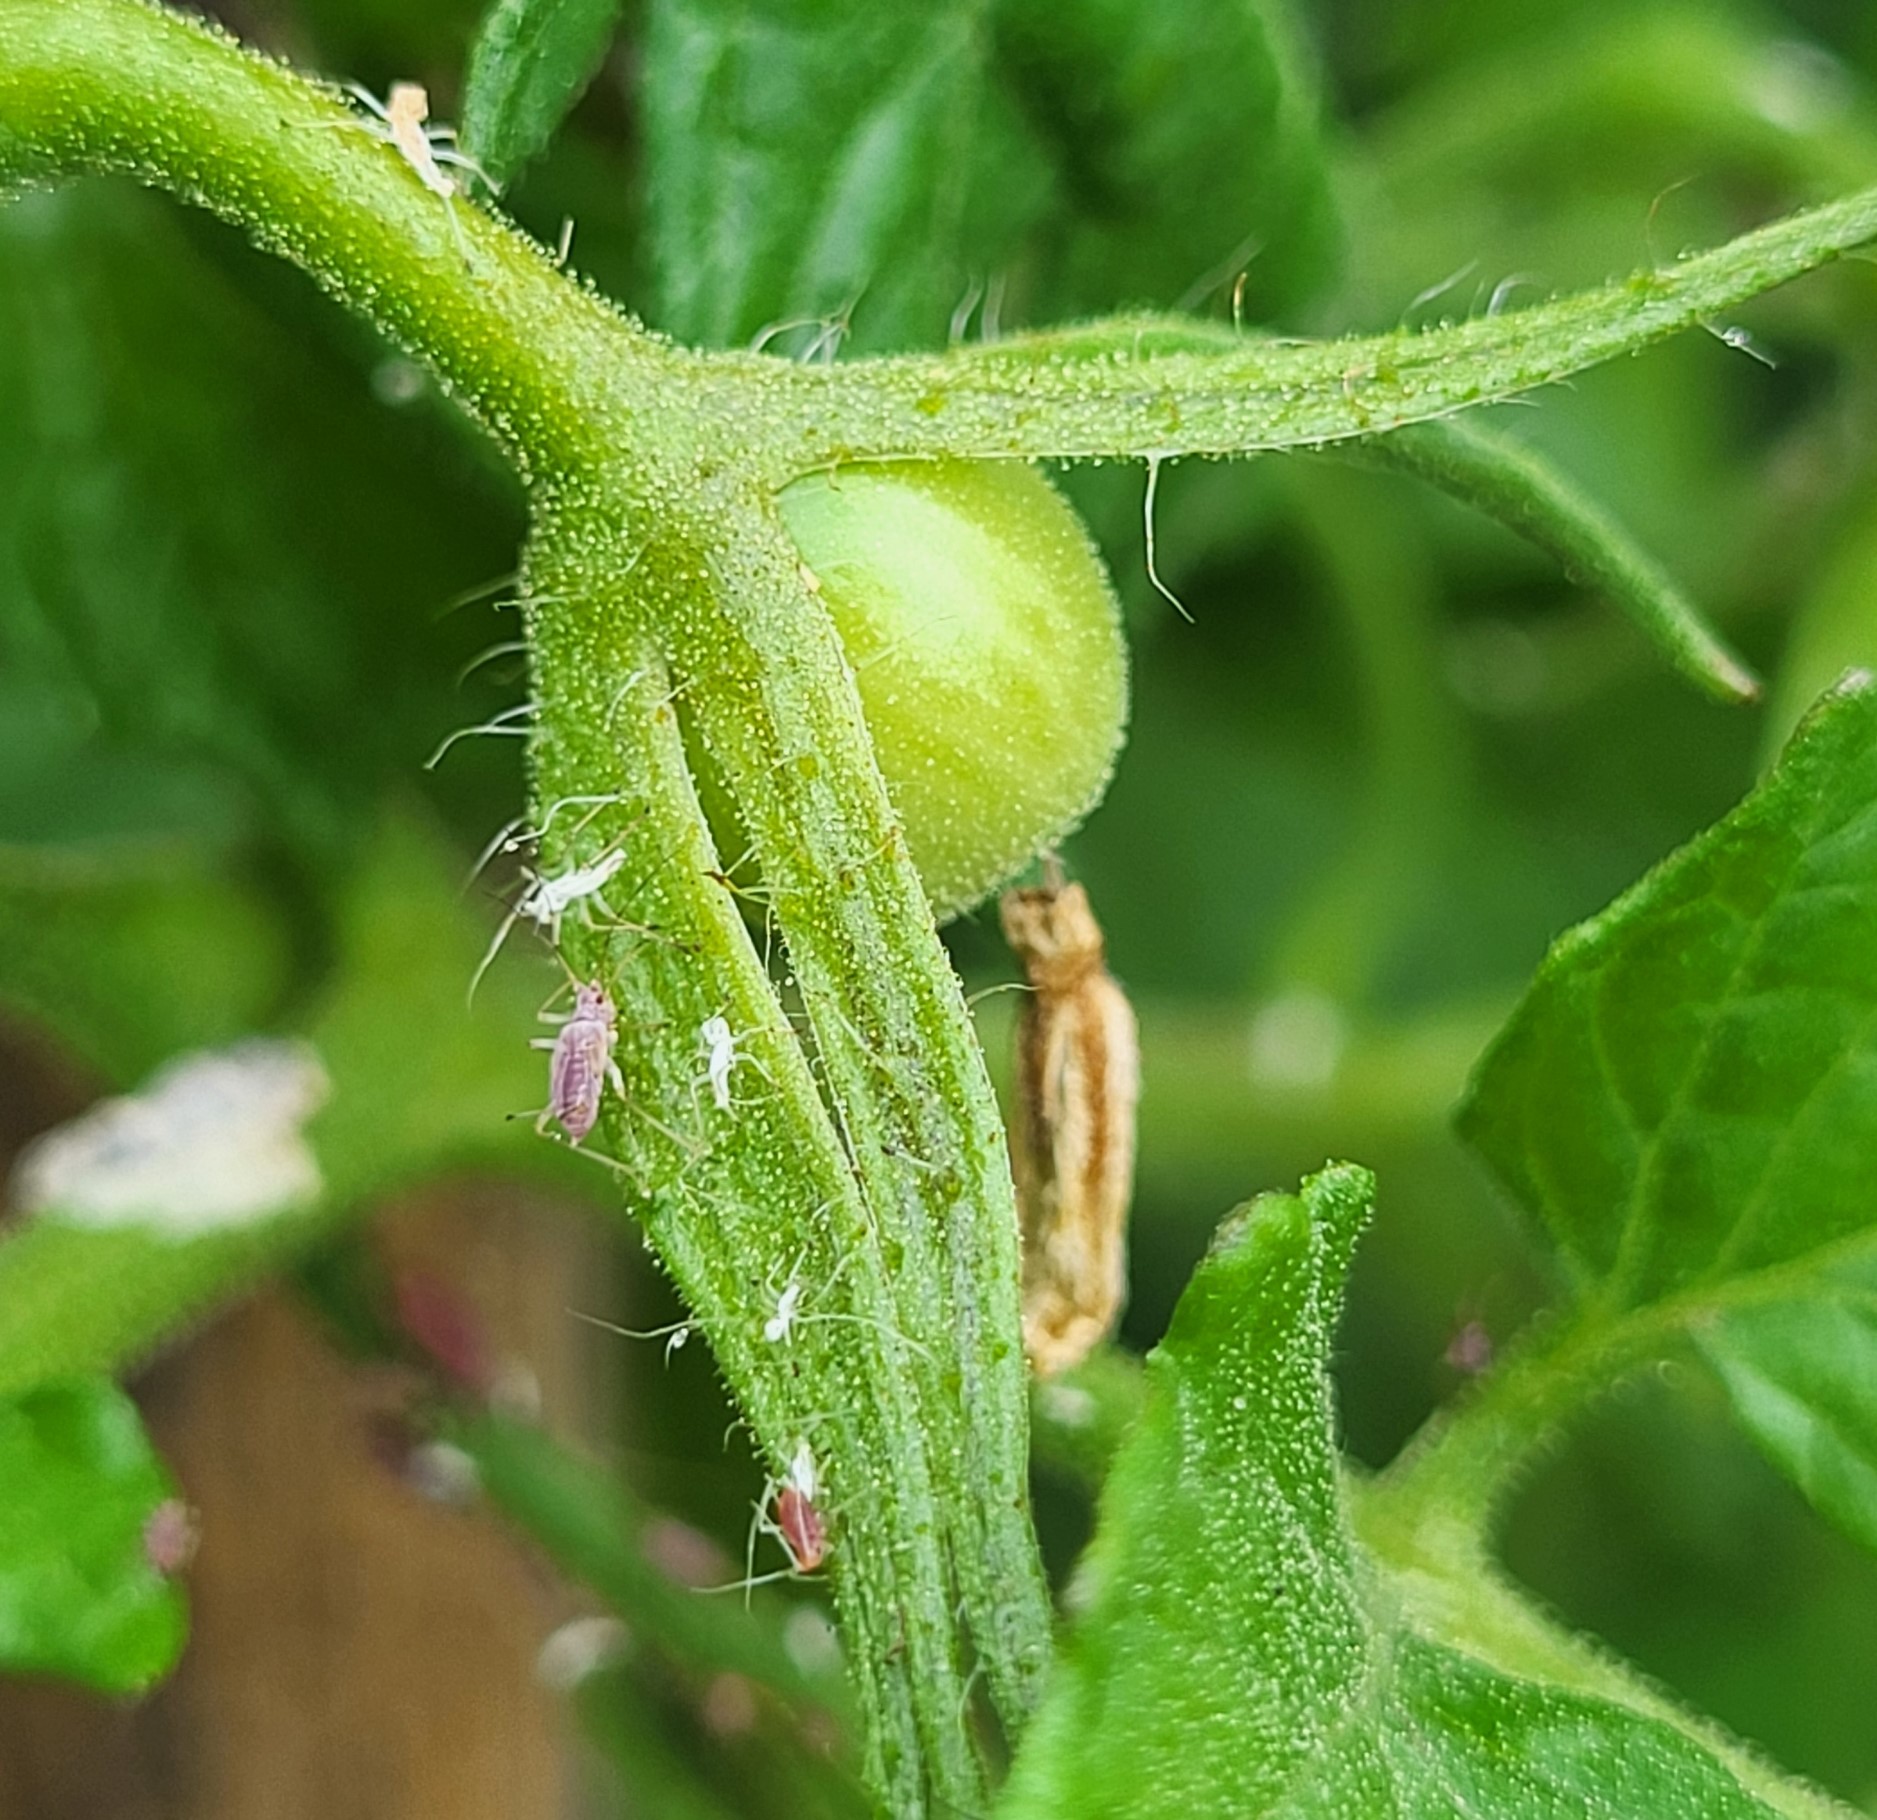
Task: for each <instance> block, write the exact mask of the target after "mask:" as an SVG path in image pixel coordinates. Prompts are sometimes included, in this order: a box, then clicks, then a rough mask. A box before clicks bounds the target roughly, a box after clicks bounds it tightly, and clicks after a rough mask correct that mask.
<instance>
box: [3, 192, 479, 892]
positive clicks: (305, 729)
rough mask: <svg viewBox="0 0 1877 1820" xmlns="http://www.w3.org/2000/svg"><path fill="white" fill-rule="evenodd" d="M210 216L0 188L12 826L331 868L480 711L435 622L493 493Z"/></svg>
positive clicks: (464, 641) (55, 838) (14, 833)
mask: <svg viewBox="0 0 1877 1820" xmlns="http://www.w3.org/2000/svg"><path fill="white" fill-rule="evenodd" d="M192 232H193V230H189V229H186V228H185V227H184V226H183V224H182V223H181V222H180V221H179V220H178V218H177V217H176V216H175V215H174V213H173V212H172V211H170V210H169V209H167V208H166V207H165V206H164V205H163V204H161V203H160V202H158V201H156V200H154V199H152V198H149V197H146V196H143V195H141V194H139V193H137V192H135V191H132V190H129V189H124V188H118V187H115V186H111V185H105V184H94V185H79V186H73V187H70V188H67V189H62V190H58V191H52V192H46V193H40V194H33V195H29V196H26V197H23V198H21V199H20V200H19V201H17V202H16V203H13V204H11V205H9V206H8V207H7V208H6V209H5V210H4V211H0V422H3V423H5V424H6V426H7V434H6V436H5V437H4V438H0V677H4V679H5V680H4V683H3V684H0V760H3V761H5V762H4V763H0V778H3V779H4V782H3V783H0V840H7V841H18V842H27V841H31V842H35V843H46V842H62V841H73V840H93V839H103V838H106V837H109V838H112V839H127V840H128V839H138V840H162V841H166V842H176V841H178V840H181V841H184V842H186V843H191V844H195V845H197V846H198V847H200V848H202V849H204V850H205V851H206V850H209V849H222V850H227V849H229V848H232V847H235V846H239V845H244V844H245V845H264V846H271V847H274V848H276V849H284V850H286V851H289V852H291V853H294V854H296V855H298V856H299V857H300V858H302V859H306V860H312V861H313V862H315V863H326V864H331V863H334V862H335V860H336V859H337V858H338V857H339V856H342V855H344V854H345V853H346V852H347V851H348V850H349V849H350V847H351V846H352V844H353V834H352V830H353V828H354V827H355V826H356V825H358V822H359V820H360V817H361V816H364V817H365V819H366V823H367V825H369V820H370V814H369V810H370V805H371V804H372V802H373V801H374V799H375V797H376V796H377V795H378V793H380V792H381V791H382V790H383V789H384V787H385V784H386V782H387V780H388V779H390V778H393V777H407V776H409V775H410V774H411V773H412V772H413V771H414V770H415V767H416V766H417V765H418V764H419V763H420V762H421V760H422V758H423V756H424V754H425V752H426V751H427V750H429V749H430V747H431V746H433V745H434V744H435V742H436V740H437V738H438V736H439V735H440V734H441V733H442V732H443V731H445V730H446V729H447V728H448V727H449V726H450V725H451V724H452V722H453V721H461V720H464V719H467V718H469V715H468V714H467V713H466V712H465V710H464V708H463V705H462V703H461V702H460V701H459V700H457V699H456V698H455V697H454V694H453V690H452V685H451V675H452V671H453V668H454V667H455V665H454V662H453V660H455V661H460V658H461V656H462V655H465V654H466V653H467V652H468V651H470V650H473V649H474V648H475V646H474V642H472V641H474V640H476V638H477V636H478V635H477V633H476V631H475V629H474V628H473V627H472V626H471V625H470V623H469V622H468V620H467V618H463V619H459V620H456V621H454V622H452V623H451V624H450V625H448V626H447V627H445V628H442V629H439V628H438V627H436V626H435V625H434V624H433V621H434V618H435V614H436V610H437V609H438V608H440V607H441V606H442V605H444V604H445V602H447V600H448V599H449V598H450V596H451V594H452V593H454V592H455V591H456V590H458V589H460V588H461V587H462V586H463V585H464V583H465V582H466V581H467V580H471V579H480V578H481V577H483V576H486V575H488V574H489V573H491V572H492V571H493V569H494V567H495V566H497V565H498V564H499V563H500V562H501V561H503V560H506V559H507V558H506V551H505V550H503V545H502V544H501V543H500V542H496V543H494V545H493V547H494V549H495V550H497V551H502V552H503V553H502V554H501V555H500V556H492V555H491V554H490V551H491V539H490V531H491V530H499V523H498V522H497V521H498V520H499V515H490V514H488V513H487V512H486V510H485V511H483V512H481V513H480V514H478V519H479V520H480V521H481V522H480V523H478V522H477V520H474V519H472V518H471V516H470V514H469V513H467V512H465V511H463V510H462V504H463V497H464V489H463V488H462V487H461V483H460V480H459V481H458V482H457V483H456V487H455V490H454V491H452V486H451V483H450V481H449V480H448V479H447V478H446V479H444V480H442V481H439V479H438V478H437V477H436V476H435V475H434V474H433V472H432V471H431V470H432V467H433V465H434V462H435V453H434V448H433V447H432V446H429V445H426V444H425V443H424V441H423V440H422V437H421V425H420V424H419V423H418V422H417V419H416V416H415V415H414V414H412V413H410V412H408V411H407V412H404V413H402V414H394V413H393V412H392V411H391V410H390V409H389V408H388V407H387V406H386V405H385V404H383V403H381V402H378V401H376V400H374V398H373V396H372V393H371V390H370V388H369V386H368V383H367V377H366V374H365V373H364V371H362V370H361V368H360V367H359V366H358V365H356V364H348V363H347V362H346V361H344V360H341V359H339V358H337V357H335V355H334V353H333V352H332V350H331V348H330V347H328V346H322V345H321V341H320V338H319V337H318V336H315V335H309V334H306V333H295V332H293V331H292V330H290V329H289V328H287V327H285V326H283V325H282V324H281V323H280V322H278V321H276V320H274V319H272V315H271V313H270V312H269V311H268V310H264V309H262V308H259V307H257V305H256V303H255V302H254V300H253V299H251V298H250V296H249V295H248V294H247V292H246V291H245V290H244V288H243V284H242V283H241V282H239V281H238V280H239V276H240V274H241V273H242V272H245V271H248V270H250V269H253V268H254V264H255V262H253V261H252V260H251V259H250V260H249V261H248V262H247V264H243V262H242V261H241V260H240V259H238V258H234V257H230V258H227V259H225V260H222V259H214V258H209V257H206V256H205V255H204V253H203V251H202V250H200V249H199V248H198V245H197V244H196V242H195V240H194V238H192ZM214 245H215V246H216V247H217V248H221V247H222V245H223V243H222V242H220V241H216V242H214ZM268 281H269V282H270V283H271V282H275V280H273V279H272V277H271V275H270V277H269V280H268ZM293 296H294V298H295V299H296V300H298V299H299V298H300V294H299V293H294V294H293ZM322 307H324V306H322ZM413 376H415V375H414V369H413V370H412V372H411V374H402V375H401V370H400V372H398V373H393V374H391V375H390V380H395V381H398V382H399V383H402V382H403V379H407V378H410V377H413ZM416 377H418V378H419V383H420V384H421V378H420V376H416ZM387 383H390V381H387ZM472 498H473V495H472ZM478 503H481V504H484V505H486V502H478ZM508 548H509V549H512V543H510V544H509V545H508ZM478 564H486V565H488V566H484V567H480V568H477V567H475V566H473V565H478ZM466 571H467V572H466Z"/></svg>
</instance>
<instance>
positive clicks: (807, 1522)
mask: <svg viewBox="0 0 1877 1820" xmlns="http://www.w3.org/2000/svg"><path fill="white" fill-rule="evenodd" d="M820 1488H821V1486H820V1475H819V1474H818V1473H817V1472H816V1470H815V1459H814V1455H813V1454H811V1453H810V1452H809V1451H808V1448H807V1446H806V1445H803V1446H802V1447H799V1448H797V1449H796V1453H795V1458H794V1460H793V1461H792V1462H791V1463H790V1466H789V1471H788V1476H787V1477H786V1478H785V1479H784V1480H783V1481H782V1484H781V1487H780V1489H778V1491H777V1492H776V1535H777V1536H778V1537H779V1538H780V1539H781V1542H782V1546H783V1547H784V1548H786V1549H787V1550H788V1552H789V1563H790V1565H791V1566H792V1567H793V1568H794V1569H795V1571H796V1572H797V1573H798V1574H812V1573H813V1572H814V1571H815V1570H816V1569H817V1568H818V1567H819V1566H820V1565H821V1564H822V1562H823V1561H825V1560H826V1559H827V1558H828V1525H827V1520H826V1519H825V1518H824V1517H823V1516H822V1514H821V1509H820V1506H819V1505H817V1504H816V1502H815V1495H816V1493H817V1492H818V1491H819V1490H820Z"/></svg>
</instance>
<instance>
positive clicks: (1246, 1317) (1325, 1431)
mask: <svg viewBox="0 0 1877 1820" xmlns="http://www.w3.org/2000/svg"><path fill="white" fill-rule="evenodd" d="M1371 1193H1372V1182H1371V1180H1370V1178H1369V1176H1368V1174H1367V1172H1366V1171H1363V1170H1360V1169H1354V1168H1350V1167H1348V1166H1339V1167H1334V1168H1330V1169H1326V1170H1325V1171H1324V1172H1323V1173H1322V1174H1320V1175H1318V1176H1316V1177H1314V1178H1313V1179H1311V1180H1310V1181H1307V1182H1306V1183H1305V1184H1304V1186H1303V1190H1302V1192H1301V1193H1300V1194H1297V1195H1266V1196H1264V1197H1262V1198H1260V1199H1259V1200H1257V1201H1255V1202H1253V1203H1252V1205H1251V1206H1250V1207H1249V1208H1248V1209H1246V1210H1245V1211H1243V1212H1242V1213H1240V1214H1239V1215H1237V1216H1235V1217H1234V1218H1233V1219H1232V1220H1231V1221H1228V1222H1227V1224H1226V1226H1225V1227H1224V1228H1223V1229H1222V1231H1221V1233H1220V1235H1219V1238H1218V1239H1217V1241H1216V1242H1215V1244H1214V1247H1213V1251H1212V1254H1211V1256H1210V1257H1209V1258H1208V1259H1207V1260H1206V1262H1205V1263H1204V1264H1202V1265H1201V1266H1200V1269H1199V1271H1198V1272H1197V1274H1196V1275H1195V1276H1194V1278H1193V1281H1192V1284H1191V1285H1190V1287H1189V1288H1188V1289H1187V1291H1186V1294H1185V1296H1184V1297H1183V1298H1182V1299H1181V1302H1180V1306H1179V1309H1178V1312H1177V1313H1176V1314H1175V1316H1174V1319H1173V1325H1172V1327H1171V1328H1170V1330H1169V1332H1168V1334H1167V1337H1166V1339H1165V1341H1164V1342H1163V1343H1162V1345H1161V1346H1160V1347H1159V1349H1158V1350H1157V1351H1156V1352H1155V1353H1154V1354H1153V1355H1152V1356H1151V1357H1150V1358H1149V1360H1148V1363H1147V1376H1148V1389H1147V1403H1146V1408H1145V1411H1144V1413H1143V1415H1142V1417H1141V1419H1140V1422H1139V1425H1138V1426H1137V1427H1136V1429H1135V1430H1134V1432H1133V1434H1132V1435H1131V1436H1130V1437H1129V1439H1128V1440H1127V1442H1126V1443H1125V1444H1124V1445H1123V1447H1122V1450H1121V1452H1120V1454H1119V1456H1118V1457H1117V1458H1116V1460H1115V1463H1114V1467H1113V1470H1112V1471H1111V1473H1110V1475H1109V1478H1108V1483H1107V1487H1106V1489H1105V1491H1104V1493H1103V1497H1102V1504H1101V1525H1100V1529H1099V1531H1098V1533H1097V1536H1096V1539H1095V1542H1094V1543H1093V1545H1092V1546H1091V1548H1090V1551H1089V1555H1088V1559H1087V1563H1086V1567H1085V1570H1084V1580H1083V1585H1082V1588H1081V1592H1080V1595H1079V1598H1078V1600H1077V1603H1078V1605H1079V1608H1080V1611H1081V1616H1080V1618H1079V1621H1078V1622H1077V1625H1076V1627H1075V1629H1074V1631H1073V1633H1072V1635H1071V1637H1070V1639H1069V1642H1068V1644H1067V1647H1066V1650H1065V1653H1064V1655H1063V1657H1062V1659H1061V1660H1060V1661H1059V1663H1058V1665H1057V1668H1056V1672H1055V1675H1054V1678H1053V1679H1052V1681H1051V1683H1050V1686H1049V1691H1048V1694H1047V1696H1046V1698H1045V1702H1044V1706H1043V1710H1042V1711H1041V1713H1040V1714H1039V1715H1038V1716H1037V1718H1036V1720H1035V1721H1034V1722H1033V1725H1032V1728H1031V1730H1030V1731H1029V1733H1028V1734H1027V1735H1026V1737H1025V1740H1024V1744H1023V1748H1022V1750H1021V1751H1020V1752H1019V1755H1018V1759H1017V1763H1016V1767H1015V1769H1014V1771H1013V1774H1012V1778H1011V1782H1010V1785H1009V1789H1008V1791H1007V1794H1006V1797H1005V1800H1004V1802H1003V1804H1002V1806H1001V1807H1000V1809H999V1811H1000V1813H1001V1814H1002V1815H1003V1816H1004V1820H1026V1817H1028V1816H1036V1817H1037V1820H1042V1817H1043V1816H1050V1817H1052V1820H1053V1817H1054V1816H1057V1815H1061V1814H1075V1815H1077V1816H1078V1817H1079V1820H1100V1817H1101V1816H1104V1815H1116V1816H1121V1815H1126V1816H1129V1817H1130V1820H1150V1817H1154V1816H1163V1815H1164V1816H1168V1817H1172V1816H1191V1815H1195V1814H1214V1813H1225V1812H1229V1813H1231V1814H1233V1815H1244V1816H1250V1815H1256V1814H1283V1815H1287V1816H1304V1815H1312V1816H1322V1817H1323V1820H1342V1817H1343V1816H1347V1815H1351V1814H1383V1813H1392V1814H1430V1815H1431V1814H1444V1813H1454V1812H1462V1813H1480V1814H1492V1815H1495V1816H1504V1817H1505V1820H1515V1817H1517V1820H1524V1817H1525V1816H1557V1817H1558V1820H1563V1817H1564V1816H1567V1815H1569V1816H1579V1815H1582V1814H1584V1813H1586V1812H1589V1811H1608V1812H1611V1813H1622V1814H1696V1813H1698V1814H1702V1815H1709V1816H1715V1817H1716V1820H1719V1817H1721V1816H1742V1817H1744V1816H1750V1815H1759V1816H1764V1815H1768V1814H1773V1813H1780V1812H1791V1813H1798V1812H1805V1811H1816V1810H1815V1804H1814V1802H1813V1798H1812V1797H1811V1796H1810V1795H1809V1794H1807V1793H1804V1792H1802V1791H1797V1790H1795V1791H1792V1794H1791V1799H1790V1801H1788V1800H1787V1799H1786V1798H1785V1796H1784V1794H1783V1791H1780V1790H1779V1789H1778V1788H1777V1786H1776V1785H1769V1787H1768V1788H1767V1790H1766V1792H1767V1793H1768V1794H1769V1795H1770V1803H1769V1801H1766V1800H1762V1799H1759V1798H1756V1796H1755V1795H1754V1794H1749V1793H1748V1792H1747V1790H1746V1788H1745V1787H1743V1786H1742V1783H1741V1781H1740V1780H1739V1779H1737V1777H1736V1775H1735V1774H1734V1773H1733V1770H1732V1768H1731V1767H1730V1766H1729V1765H1728V1764H1727V1763H1726V1762H1724V1761H1723V1760H1722V1758H1721V1757H1720V1756H1718V1755H1717V1754H1715V1752H1714V1751H1713V1750H1712V1749H1711V1748H1710V1747H1709V1745H1708V1744H1707V1743H1706V1742H1704V1741H1703V1740H1701V1739H1699V1738H1697V1737H1696V1736H1695V1735H1694V1734H1693V1732H1692V1731H1691V1730H1685V1729H1683V1728H1682V1726H1681V1725H1680V1724H1679V1723H1678V1722H1677V1721H1676V1720H1675V1718H1674V1717H1673V1716H1672V1715H1670V1714H1668V1713H1667V1712H1666V1711H1665V1710H1664V1709H1662V1708H1661V1706H1660V1703H1659V1701H1656V1700H1655V1699H1654V1697H1653V1696H1652V1695H1645V1694H1642V1693H1640V1692H1637V1693H1635V1694H1634V1695H1633V1696H1631V1695H1630V1694H1629V1692H1628V1690H1626V1689H1625V1688H1624V1687H1623V1685H1622V1683H1620V1682H1619V1681H1616V1680H1614V1679H1611V1678H1608V1677H1606V1680H1605V1684H1604V1687H1603V1688H1602V1689H1601V1690H1600V1691H1598V1692H1595V1693H1592V1692H1587V1691H1585V1690H1584V1689H1583V1687H1582V1686H1580V1685H1577V1684H1574V1682H1573V1681H1572V1680H1570V1679H1561V1678H1560V1677H1557V1676H1550V1675H1545V1676H1541V1675H1539V1674H1538V1673H1536V1672H1532V1671H1531V1670H1527V1671H1526V1672H1522V1673H1513V1672H1507V1671H1506V1670H1505V1669H1504V1668H1502V1667H1500V1666H1496V1665H1495V1663H1494V1662H1493V1660H1492V1657H1493V1655H1494V1654H1495V1653H1496V1650H1499V1649H1500V1647H1501V1645H1502V1644H1503V1639H1501V1640H1499V1642H1498V1643H1496V1642H1495V1640H1494V1639H1493V1638H1491V1637H1489V1636H1488V1635H1486V1634H1484V1631H1483V1630H1482V1631H1478V1632H1475V1634H1472V1635H1468V1636H1465V1637H1464V1638H1459V1639H1454V1640H1449V1639H1448V1638H1447V1637H1445V1636H1443V1635H1442V1634H1441V1624H1440V1620H1439V1618H1438V1616H1437V1615H1436V1614H1435V1611H1434V1608H1433V1607H1432V1606H1431V1605H1430V1604H1429V1603H1427V1602H1424V1601H1420V1600H1418V1599H1410V1598H1407V1597H1404V1596H1403V1594H1402V1592H1401V1591H1398V1590H1397V1589H1396V1588H1394V1587H1393V1586H1392V1585H1391V1584H1390V1583H1389V1582H1388V1581H1387V1579H1386V1578H1385V1577H1384V1576H1383V1575H1382V1574H1381V1573H1380V1572H1379V1571H1378V1569H1377V1567H1376V1565H1375V1564H1374V1563H1373V1562H1370V1561H1368V1560H1366V1559H1365V1558H1364V1557H1363V1556H1362V1555H1361V1553H1360V1552H1359V1551H1358V1549H1357V1547H1356V1544H1355V1543H1354V1542H1353V1540H1352V1539H1351V1536H1350V1533H1349V1529H1348V1524H1347V1520H1346V1516H1345V1513H1344V1510H1343V1504H1342V1493H1341V1489H1340V1486H1339V1482H1338V1476H1337V1462H1336V1454H1335V1447H1334V1439H1333V1416H1332V1409H1331V1402H1330V1390H1329V1384H1328V1381H1327V1378H1326V1376H1325V1367H1326V1362H1327V1358H1328V1354H1329V1349H1330V1345H1331V1340H1332V1337H1333V1331H1334V1325H1335V1321H1336V1316H1337V1313H1338V1310H1339V1307H1340V1303H1341V1297H1342V1285H1343V1280H1344V1277H1345V1276H1346V1274H1347V1270H1348V1265H1349V1259H1350V1254H1351V1251H1352V1249H1353V1247H1354V1244H1355V1240H1356V1236H1357V1233H1358V1231H1359V1229H1360V1228H1361V1226H1362V1224H1363V1223H1364V1221H1365V1220H1366V1218H1367V1216H1368V1211H1369V1202H1370V1196H1371ZM1520 1624H1522V1625H1524V1626H1525V1627H1526V1628H1527V1635H1526V1638H1525V1639H1524V1640H1525V1641H1529V1631H1530V1630H1533V1629H1537V1630H1542V1629H1543V1628H1544V1626H1543V1623H1542V1620H1540V1619H1538V1618H1537V1617H1536V1615H1535V1614H1532V1613H1524V1614H1523V1616H1522V1618H1521V1619H1520V1620H1518V1621H1516V1622H1515V1623H1513V1624H1508V1625H1506V1626H1505V1629H1506V1630H1507V1631H1508V1632H1513V1631H1516V1630H1517V1629H1518V1627H1519V1625H1520ZM1456 1642H1458V1643H1459V1644H1460V1646H1459V1647H1456V1646H1455V1643H1456ZM1503 1653H1508V1654H1509V1653H1511V1651H1510V1650H1509V1648H1508V1649H1504V1650H1503ZM1761 1780H1762V1781H1763V1782H1765V1781H1766V1779H1765V1778H1761Z"/></svg>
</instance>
